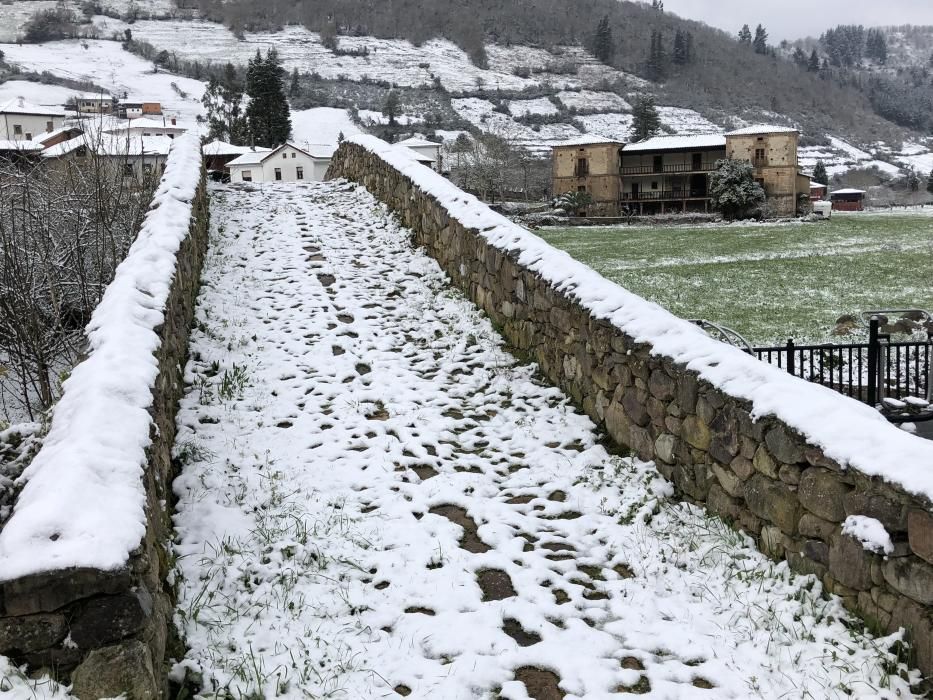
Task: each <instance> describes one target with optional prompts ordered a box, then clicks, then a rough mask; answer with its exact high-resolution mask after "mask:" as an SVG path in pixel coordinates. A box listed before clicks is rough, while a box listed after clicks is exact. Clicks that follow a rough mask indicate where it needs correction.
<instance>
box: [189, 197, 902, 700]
mask: <svg viewBox="0 0 933 700" xmlns="http://www.w3.org/2000/svg"><path fill="white" fill-rule="evenodd" d="M212 226H213V233H212V242H211V249H210V253H209V256H208V260H207V263H206V269H205V275H204V285H203V287H202V290H201V295H200V297H199V302H198V310H197V319H198V320H197V324H196V330H195V331H194V333H193V335H192V348H191V350H192V360H191V362H190V363H189V365H188V367H187V369H186V381H187V383H188V389H187V393H186V396H185V398H184V399H183V401H182V405H181V412H180V414H179V417H178V423H179V433H178V438H177V444H176V450H175V452H176V457H177V458H178V459H179V461H180V462H181V463H182V464H183V472H182V475H181V476H180V478H179V479H178V480H177V482H176V485H175V490H176V493H177V495H178V497H179V499H180V500H179V503H178V514H177V516H176V521H175V522H176V527H177V530H178V535H179V537H178V541H177V544H176V554H177V555H178V570H177V575H178V582H179V587H180V597H179V601H178V609H177V619H178V621H179V624H180V625H181V627H182V629H183V631H184V634H185V636H186V641H187V643H188V646H189V648H190V652H189V654H188V656H187V657H186V658H185V659H184V660H183V661H181V662H180V663H179V664H178V665H177V666H176V668H175V671H174V673H175V675H176V677H180V676H181V675H183V674H184V673H185V671H186V670H187V671H190V672H192V673H193V674H195V675H196V676H197V677H199V678H200V679H201V680H202V682H203V685H204V687H203V689H202V695H203V696H210V697H215V696H217V695H223V696H225V697H226V696H230V697H283V698H305V697H322V696H327V697H348V698H354V699H360V700H362V699H364V698H376V697H388V696H394V694H397V695H403V696H405V695H410V696H411V697H417V698H432V699H433V698H443V699H444V700H457V699H458V698H462V699H463V700H467V699H468V698H469V699H473V698H480V697H484V698H493V697H498V698H503V699H510V700H527V699H528V698H529V696H530V694H532V693H533V694H534V695H535V696H537V697H548V698H550V697H555V698H556V697H564V694H565V693H566V697H568V698H583V697H586V698H594V699H598V698H608V697H610V696H612V694H613V693H647V692H651V693H653V694H654V696H656V697H664V698H693V697H696V698H701V697H717V698H777V697H818V698H843V697H863V698H894V697H902V698H903V697H911V693H910V689H909V688H908V687H907V685H906V683H905V682H904V681H903V680H901V679H900V678H899V677H898V676H897V675H895V674H894V673H892V671H895V670H896V669H898V663H897V660H896V659H894V658H893V657H892V656H891V655H890V654H889V653H888V652H887V651H886V650H887V649H888V647H889V646H890V645H891V644H892V642H893V641H894V640H893V638H885V639H881V638H872V637H870V636H867V635H865V634H863V633H861V632H859V631H857V630H859V629H860V626H859V624H858V623H857V622H855V621H854V620H853V619H852V618H851V617H850V616H849V615H848V613H846V612H845V611H844V610H843V608H842V607H841V605H840V603H839V600H838V599H836V598H833V597H830V598H829V599H827V600H824V599H823V598H822V597H821V588H820V584H819V582H818V581H816V580H815V579H813V578H811V577H805V576H794V575H792V574H791V573H790V572H789V571H788V569H787V568H786V565H784V564H775V563H773V562H770V561H768V560H766V559H765V558H764V557H763V556H761V555H760V554H758V553H757V552H756V551H755V550H754V549H753V548H752V547H751V546H750V544H749V541H748V540H747V539H745V538H744V537H743V536H741V535H738V534H736V533H734V532H733V531H731V530H730V529H728V528H727V527H725V526H724V525H723V524H722V523H721V522H720V521H718V520H715V519H709V518H706V517H704V516H703V514H702V513H701V511H699V510H697V509H695V508H693V507H691V506H687V505H682V504H676V503H674V502H673V501H671V500H670V495H671V487H670V485H669V484H667V483H666V482H665V481H664V480H663V479H662V478H661V477H660V476H659V475H658V473H657V472H656V471H655V469H654V467H653V465H651V464H648V463H641V462H638V461H634V460H631V459H628V458H623V457H612V456H610V455H609V454H607V452H606V451H605V450H604V448H603V447H601V446H600V445H599V444H597V442H596V435H595V433H594V431H593V426H592V424H591V422H590V421H589V419H587V418H586V417H584V416H582V415H581V414H579V413H578V412H577V411H575V409H574V408H573V407H572V406H571V404H570V403H569V402H568V400H567V398H566V397H565V396H563V395H562V394H561V392H560V391H558V390H556V389H554V388H551V387H548V386H545V385H542V384H541V383H539V382H538V381H537V380H536V379H535V377H534V368H533V367H532V366H528V365H523V364H520V363H517V362H516V360H515V359H514V358H513V357H512V356H510V355H509V354H507V353H506V352H505V351H504V350H503V348H502V345H501V340H500V338H499V337H498V335H497V334H496V332H495V331H494V329H493V328H492V326H491V325H490V324H489V322H488V321H487V320H485V319H484V317H483V316H482V315H481V314H480V313H479V312H477V310H476V309H475V308H474V307H473V306H472V305H471V304H470V303H469V302H467V301H466V300H464V299H463V298H462V297H461V295H460V294H459V293H457V292H455V291H452V290H450V289H449V288H448V287H447V286H446V285H445V278H444V275H443V274H442V273H441V272H440V270H439V269H438V267H437V265H436V263H435V262H434V261H432V260H430V259H429V258H427V257H425V256H424V255H422V254H420V253H418V252H416V251H414V250H412V248H411V247H410V243H409V240H410V232H408V231H406V230H404V229H402V228H400V227H399V226H398V225H397V224H396V223H395V220H394V218H393V217H391V216H390V215H389V214H388V212H387V211H386V210H385V208H384V207H382V205H380V204H378V203H377V202H376V201H375V200H374V199H373V198H372V197H371V196H370V195H369V194H368V193H366V192H365V191H364V190H362V189H360V188H357V187H355V186H353V185H349V184H345V183H341V182H335V183H324V184H315V185H303V186H286V187H280V188H274V187H268V186H267V187H265V188H264V189H261V190H260V189H255V190H244V189H237V188H224V189H219V190H217V191H216V192H215V194H214V199H213V210H212ZM912 678H913V679H914V680H916V678H917V675H916V674H913V676H912Z"/></svg>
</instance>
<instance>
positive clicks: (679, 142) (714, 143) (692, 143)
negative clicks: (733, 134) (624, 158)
mask: <svg viewBox="0 0 933 700" xmlns="http://www.w3.org/2000/svg"><path fill="white" fill-rule="evenodd" d="M725 147H726V137H725V136H723V135H722V134H684V135H682V136H655V137H654V138H650V139H645V140H644V141H637V142H636V143H630V144H628V145H626V146H625V148H624V149H623V152H624V153H638V152H641V151H673V150H677V149H690V150H696V149H698V148H725Z"/></svg>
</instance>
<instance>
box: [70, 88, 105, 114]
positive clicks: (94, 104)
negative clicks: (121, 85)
mask: <svg viewBox="0 0 933 700" xmlns="http://www.w3.org/2000/svg"><path fill="white" fill-rule="evenodd" d="M74 109H75V111H77V112H78V114H113V111H114V99H113V97H111V96H110V95H108V94H106V93H94V92H89V93H85V94H83V95H76V96H75V97H74Z"/></svg>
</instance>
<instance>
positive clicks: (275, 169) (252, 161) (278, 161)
mask: <svg viewBox="0 0 933 700" xmlns="http://www.w3.org/2000/svg"><path fill="white" fill-rule="evenodd" d="M332 150H333V149H332V148H325V147H320V149H316V148H315V147H313V146H307V147H305V148H299V147H298V146H295V145H294V144H292V143H285V144H283V145H281V146H279V147H278V148H274V149H272V150H271V151H266V152H261V151H251V152H249V153H244V154H243V155H241V156H239V157H237V158H235V159H234V160H232V161H230V162H229V163H228V164H227V167H228V168H229V169H230V182H234V183H235V182H299V181H304V180H310V181H312V182H320V181H321V180H323V179H324V174H325V173H326V172H327V166H329V165H330V157H331V151H332ZM325 151H326V153H325Z"/></svg>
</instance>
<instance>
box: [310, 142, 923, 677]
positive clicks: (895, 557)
mask: <svg viewBox="0 0 933 700" xmlns="http://www.w3.org/2000/svg"><path fill="white" fill-rule="evenodd" d="M328 178H346V179H348V180H351V181H354V182H357V183H360V184H362V185H363V186H365V187H366V188H367V189H368V190H369V191H370V192H372V193H373V194H374V195H375V196H376V197H377V198H379V199H380V200H381V201H383V202H384V203H385V204H386V205H387V206H388V207H389V208H390V209H391V210H392V211H394V212H395V213H396V214H397V215H398V216H399V218H400V219H401V220H402V222H403V223H404V224H405V225H406V226H408V227H410V228H411V229H412V230H413V231H414V237H415V241H414V242H415V243H416V244H417V245H420V246H423V247H424V248H425V250H426V251H427V253H428V254H429V255H431V256H432V257H434V258H435V259H436V260H437V261H438V262H439V263H440V265H441V267H442V268H443V269H444V270H445V271H446V273H447V274H448V275H449V276H450V279H451V280H452V282H453V283H454V284H455V285H456V286H457V287H459V288H460V289H462V290H463V291H464V292H465V293H466V294H467V295H468V296H469V297H470V298H471V299H472V300H473V301H474V302H475V303H476V304H477V306H479V307H480V308H482V309H483V310H485V312H486V313H487V314H488V315H489V317H490V319H491V320H492V322H493V323H494V324H496V326H497V327H499V328H500V329H501V331H502V334H503V335H504V336H505V338H506V339H507V341H508V342H509V343H510V344H511V345H512V346H513V348H514V349H515V350H516V351H517V352H519V353H524V354H527V355H528V356H529V357H530V358H532V359H534V360H535V361H536V362H537V363H538V365H539V367H540V370H541V372H542V373H543V374H544V375H545V376H547V377H548V378H549V380H550V381H552V382H553V383H554V384H556V385H558V386H560V387H561V388H562V389H563V390H564V391H566V392H567V393H568V394H570V396H572V397H573V399H574V400H575V401H576V402H577V404H578V405H579V406H581V407H582V408H583V410H584V411H585V412H586V413H587V414H588V415H589V416H590V417H591V418H592V419H593V420H594V421H596V422H597V423H598V424H600V425H601V426H603V427H605V429H606V430H607V431H608V433H609V434H610V435H611V436H612V438H613V439H614V440H615V441H616V442H618V443H620V444H622V445H625V446H627V447H629V448H630V449H631V450H632V451H633V452H634V453H636V454H637V455H638V456H639V457H641V458H643V459H646V460H647V459H651V460H654V461H655V462H656V463H657V466H658V469H659V470H660V471H661V472H662V473H663V474H664V475H665V476H666V477H667V478H668V479H670V480H671V481H672V482H673V483H674V485H675V486H676V488H677V490H678V492H679V494H680V495H681V496H682V497H683V498H684V499H686V500H689V501H691V502H694V503H700V504H704V505H705V507H706V508H707V509H708V510H709V511H710V512H712V513H715V514H717V515H719V516H721V517H722V518H723V519H725V520H727V521H728V522H730V523H732V524H733V525H734V526H735V527H737V528H740V529H742V530H743V531H745V532H746V533H748V534H749V535H751V536H753V537H755V538H756V540H757V542H758V544H759V546H760V548H761V549H762V551H764V552H765V553H766V554H768V555H770V556H771V557H773V558H775V559H786V561H787V562H788V564H789V565H790V566H791V568H792V569H794V570H795V571H797V572H801V573H806V574H813V575H815V576H816V577H817V578H819V579H820V581H821V582H822V584H823V585H824V587H825V589H826V590H828V591H830V592H833V593H835V594H837V595H839V596H841V597H842V599H843V601H844V602H845V604H846V606H847V607H848V608H849V609H850V610H852V611H854V612H855V613H857V614H859V615H860V616H861V617H862V618H864V619H865V620H866V622H868V623H869V625H870V627H871V628H872V629H873V630H874V631H876V632H886V631H894V630H897V629H898V628H900V627H904V628H906V629H907V630H908V633H909V636H910V639H911V641H912V644H913V649H914V652H915V655H916V663H917V665H918V666H919V668H920V669H921V670H922V672H923V673H924V674H925V675H926V676H927V677H929V676H931V675H933V607H931V606H933V516H931V503H933V501H931V495H933V444H931V443H927V442H925V441H923V440H921V439H919V438H916V437H914V436H911V435H908V434H906V433H904V432H903V431H901V430H898V429H897V428H895V427H893V426H891V425H889V424H888V423H887V422H886V421H884V419H883V418H882V417H881V416H880V415H879V414H878V413H877V412H876V411H874V410H872V409H871V408H869V407H867V406H863V405H861V404H859V403H857V402H855V401H852V400H851V399H847V398H845V397H843V396H841V395H839V394H837V393H835V392H832V391H831V390H829V389H825V388H824V387H820V386H817V385H814V384H810V383H808V382H805V381H803V380H800V379H796V378H794V377H791V376H789V375H787V374H786V373H784V372H782V371H781V370H779V369H777V368H773V367H771V366H769V365H766V364H764V363H761V362H758V361H757V360H755V359H754V358H752V357H750V356H748V355H746V354H745V353H742V352H741V351H739V350H738V349H736V348H732V347H730V346H726V345H724V344H722V343H719V342H718V341H715V340H713V339H711V338H709V337H708V336H706V335H705V334H704V333H703V332H702V331H700V330H699V329H698V328H696V327H695V326H693V325H692V324H690V323H688V322H686V321H683V320H681V319H678V318H676V317H674V316H673V315H671V314H670V313H668V312H667V311H665V310H664V309H661V308H660V307H658V306H657V305H654V304H651V303H649V302H646V301H645V300H643V299H640V298H639V297H637V296H635V295H633V294H631V293H630V292H628V291H627V290H625V289H623V288H622V287H619V286H618V285H615V284H613V283H610V282H608V281H607V280H605V279H604V278H602V277H600V276H599V275H598V274H597V273H595V272H594V271H593V270H591V269H590V268H587V267H586V266H584V265H582V264H581V263H578V262H576V261H574V260H572V259H571V258H570V257H569V256H567V255H566V254H564V253H561V252H559V251H556V250H555V249H553V248H551V247H550V246H548V245H547V244H546V243H544V242H543V241H542V240H541V239H539V238H537V237H536V236H534V235H533V234H531V233H529V232H528V231H526V230H525V229H522V228H521V227H519V226H517V225H514V224H512V223H511V222H509V221H508V220H506V219H504V218H503V217H501V216H499V215H497V214H494V213H493V212H491V211H490V210H489V209H488V208H487V207H485V206H484V205H483V204H481V203H480V202H478V201H477V200H476V199H475V198H473V197H472V196H470V195H467V194H465V193H463V192H462V191H460V190H458V189H457V188H455V187H453V186H452V185H451V184H450V183H449V182H448V181H447V180H445V179H444V178H442V177H441V176H440V175H438V174H436V173H434V172H432V171H431V170H429V169H428V168H426V167H424V166H422V165H420V164H418V163H416V162H415V161H414V160H412V159H411V157H410V156H409V155H407V154H406V153H405V149H400V148H397V147H393V146H390V145H389V144H386V143H384V142H382V141H380V140H378V139H375V138H374V137H369V136H356V137H352V138H351V139H349V140H348V141H347V142H344V143H343V144H342V145H341V146H340V148H339V149H338V151H337V152H336V154H335V155H334V158H333V160H332V162H331V166H330V169H329V171H328ZM849 516H865V517H867V518H871V519H874V521H878V523H880V524H881V525H883V528H884V531H886V533H887V537H888V538H889V539H890V542H889V543H887V542H882V543H881V544H879V543H878V541H877V540H878V538H872V537H869V538H868V540H869V545H868V547H866V546H863V543H862V542H861V541H860V540H859V539H856V538H855V537H853V536H850V535H848V534H844V533H843V523H844V521H846V520H847V518H849ZM861 522H862V523H864V522H865V521H861ZM851 524H853V523H852V521H850V525H851ZM868 524H870V525H876V523H874V522H872V521H868ZM881 534H882V537H881V540H885V537H884V535H885V532H882V533H881ZM872 543H874V544H872ZM872 546H874V548H875V550H877V551H871V549H870V548H871V547H872ZM885 548H886V549H887V551H884V550H885Z"/></svg>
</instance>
